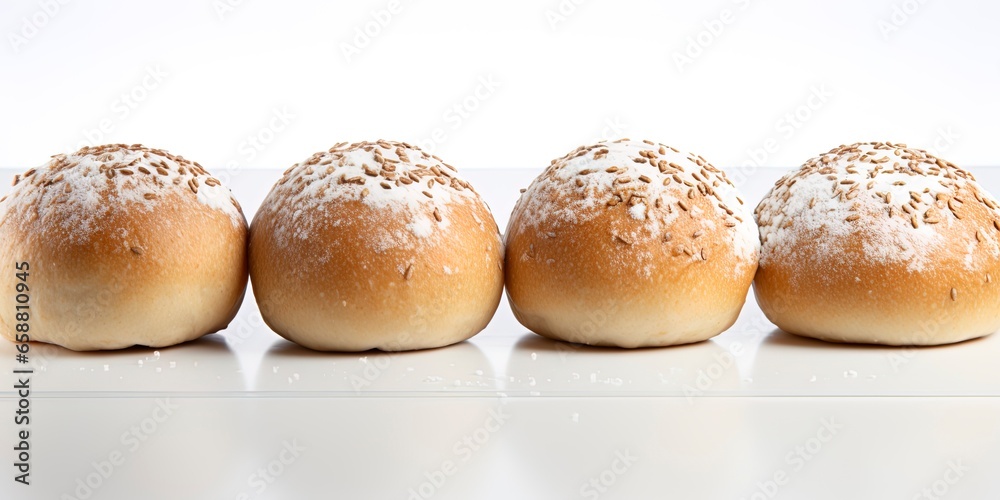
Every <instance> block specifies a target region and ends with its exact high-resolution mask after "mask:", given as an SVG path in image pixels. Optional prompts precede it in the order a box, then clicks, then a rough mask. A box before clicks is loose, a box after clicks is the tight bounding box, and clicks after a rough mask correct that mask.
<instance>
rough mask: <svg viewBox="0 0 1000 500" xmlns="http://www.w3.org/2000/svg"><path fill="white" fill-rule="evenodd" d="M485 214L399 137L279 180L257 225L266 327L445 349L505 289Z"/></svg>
mask: <svg viewBox="0 0 1000 500" xmlns="http://www.w3.org/2000/svg"><path fill="white" fill-rule="evenodd" d="M502 262H503V244H502V242H501V240H500V236H499V232H498V230H497V226H496V222H495V221H494V220H493V215H492V214H491V213H490V210H489V208H488V207H487V206H486V204H485V203H483V201H482V200H481V199H480V198H479V195H478V194H476V192H475V191H474V190H473V189H472V186H470V185H469V183H468V182H466V181H464V180H462V179H461V178H460V177H459V176H458V173H457V172H456V170H455V169H454V167H452V166H450V165H448V164H446V163H444V162H442V161H441V160H440V159H438V158H437V157H436V156H431V155H429V154H427V153H425V152H423V151H421V150H420V149H418V148H416V147H414V146H410V145H409V144H406V143H399V142H388V141H378V142H358V143H354V144H350V145H347V144H346V143H342V144H338V145H336V146H334V147H333V148H330V150H329V151H323V152H320V153H316V154H314V155H312V157H310V158H309V159H308V160H306V161H304V162H302V163H298V164H296V165H294V166H292V167H291V168H289V169H288V170H287V171H285V174H284V175H283V176H282V178H281V180H279V181H278V183H277V184H275V186H274V188H273V189H272V190H271V192H270V193H269V194H268V195H267V198H266V199H265V200H264V203H263V204H262V206H261V208H260V210H259V211H258V212H257V215H256V216H255V217H254V220H253V224H251V228H250V276H251V282H252V284H253V290H254V296H255V297H256V299H257V304H258V305H259V306H260V310H261V315H262V316H263V318H264V321H265V322H267V324H268V325H269V326H270V327H271V328H272V329H273V330H274V331H275V332H277V333H278V334H279V335H281V336H282V337H285V338H287V339H289V340H291V341H293V342H297V343H299V344H301V345H303V346H305V347H309V348H312V349H317V350H331V351H364V350H368V349H381V350H384V351H400V350H409V349H421V348H430V347H440V346H444V345H448V344H453V343H455V342H460V341H462V340H465V339H467V338H469V337H472V336H473V335H475V334H476V333H478V332H479V331H480V330H482V329H483V328H485V327H486V324H487V323H489V321H490V319H491V318H492V317H493V313H494V312H495V311H496V308H497V305H498V304H499V301H500V294H501V292H502V290H503V269H502V267H501V266H502Z"/></svg>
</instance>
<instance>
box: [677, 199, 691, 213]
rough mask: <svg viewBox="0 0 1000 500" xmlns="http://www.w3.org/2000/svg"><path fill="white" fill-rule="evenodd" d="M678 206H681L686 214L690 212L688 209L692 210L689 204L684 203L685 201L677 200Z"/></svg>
mask: <svg viewBox="0 0 1000 500" xmlns="http://www.w3.org/2000/svg"><path fill="white" fill-rule="evenodd" d="M677 205H679V206H680V207H681V210H684V211H685V212H686V211H688V209H689V208H690V207H688V204H687V203H685V202H684V200H677Z"/></svg>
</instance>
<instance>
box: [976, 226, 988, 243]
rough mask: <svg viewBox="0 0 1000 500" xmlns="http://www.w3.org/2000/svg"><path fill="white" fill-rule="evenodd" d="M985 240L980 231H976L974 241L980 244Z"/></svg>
mask: <svg viewBox="0 0 1000 500" xmlns="http://www.w3.org/2000/svg"><path fill="white" fill-rule="evenodd" d="M985 239H986V237H985V236H983V232H982V231H980V230H978V229H976V241H978V242H980V243H982V242H983V240H985Z"/></svg>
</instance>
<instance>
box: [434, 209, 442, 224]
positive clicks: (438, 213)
mask: <svg viewBox="0 0 1000 500" xmlns="http://www.w3.org/2000/svg"><path fill="white" fill-rule="evenodd" d="M434 220H436V221H438V222H441V211H440V210H438V209H437V208H435V209H434Z"/></svg>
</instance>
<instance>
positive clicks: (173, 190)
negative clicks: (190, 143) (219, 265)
mask: <svg viewBox="0 0 1000 500" xmlns="http://www.w3.org/2000/svg"><path fill="white" fill-rule="evenodd" d="M168 194H178V195H180V196H184V197H189V198H191V199H193V200H196V201H197V202H198V203H200V204H202V205H205V206H207V207H209V208H211V209H214V210H219V211H220V212H223V213H224V214H226V215H228V216H229V217H230V219H231V220H232V223H233V225H234V226H238V225H242V224H244V223H245V219H244V218H243V213H242V211H241V210H240V206H239V203H238V202H237V201H236V199H235V198H233V196H232V193H230V191H229V189H228V188H226V187H225V186H223V185H222V184H221V183H220V182H219V181H218V179H216V178H214V177H212V176H210V175H209V174H208V172H206V171H205V169H204V168H202V167H201V165H199V164H198V163H197V162H191V161H188V160H185V159H184V158H183V157H181V156H175V155H172V154H170V153H167V152H166V151H163V150H160V149H151V148H147V147H144V146H142V145H140V144H133V145H131V146H129V145H125V144H109V145H104V146H97V147H84V148H83V149H80V150H79V151H77V152H76V153H73V154H68V155H66V154H60V155H55V156H53V157H52V159H51V160H49V162H47V163H46V164H44V165H42V166H40V167H37V168H32V169H30V170H28V171H27V172H25V173H24V174H21V175H16V176H14V181H13V189H11V192H10V193H9V194H8V195H7V196H4V197H3V198H0V223H9V222H17V223H25V222H33V221H35V220H36V219H37V220H38V221H40V222H41V223H42V224H43V225H44V224H47V223H48V221H49V219H50V216H51V215H53V214H58V215H59V217H58V218H56V219H53V220H58V221H59V224H60V225H61V227H60V229H63V230H65V231H66V233H67V235H68V238H69V239H70V241H83V240H85V239H86V238H87V236H88V235H89V234H91V233H92V232H93V231H94V230H96V229H97V228H98V227H99V226H100V224H101V221H102V220H104V219H105V218H107V217H108V216H110V215H112V214H114V213H116V212H118V211H120V210H122V209H125V208H127V209H130V210H132V209H139V210H144V211H153V210H154V209H155V208H156V207H157V206H158V205H159V204H160V203H161V201H162V198H163V197H164V196H166V195H168Z"/></svg>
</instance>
